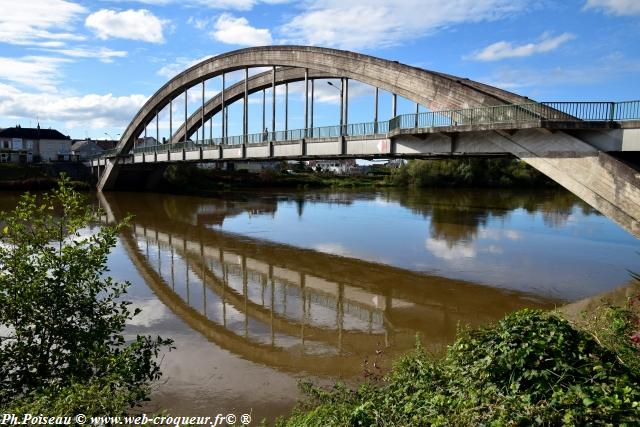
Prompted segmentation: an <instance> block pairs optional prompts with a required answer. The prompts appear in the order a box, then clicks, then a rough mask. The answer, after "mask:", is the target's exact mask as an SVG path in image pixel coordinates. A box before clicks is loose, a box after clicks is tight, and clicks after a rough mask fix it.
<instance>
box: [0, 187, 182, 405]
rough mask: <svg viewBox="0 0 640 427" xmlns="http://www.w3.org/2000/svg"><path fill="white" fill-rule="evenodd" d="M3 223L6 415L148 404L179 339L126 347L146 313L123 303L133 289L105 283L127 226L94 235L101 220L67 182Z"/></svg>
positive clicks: (0, 275)
mask: <svg viewBox="0 0 640 427" xmlns="http://www.w3.org/2000/svg"><path fill="white" fill-rule="evenodd" d="M1 218H2V222H3V224H2V226H0V306H1V307H2V310H0V327H1V328H2V330H3V334H2V335H3V336H2V337H0V407H3V408H6V407H13V406H15V405H17V406H22V407H24V408H29V407H31V405H35V407H41V406H43V405H45V406H46V405H51V407H59V408H63V407H64V405H65V403H63V402H67V406H68V407H71V406H79V405H80V406H81V405H82V404H86V405H90V403H91V401H92V400H93V397H95V396H98V395H103V396H104V397H103V398H102V399H99V400H98V401H101V402H104V404H105V405H107V406H108V405H115V407H118V408H119V407H121V406H122V405H121V403H120V402H121V401H122V400H124V401H126V403H127V404H134V403H135V402H137V401H139V400H142V399H144V398H145V397H146V396H147V394H148V385H149V383H150V382H151V381H154V380H156V379H157V378H159V376H160V370H159V366H158V364H157V363H156V356H157V355H158V353H159V351H160V350H161V348H162V347H164V346H168V345H170V344H171V341H170V340H165V339H162V338H160V337H156V338H152V337H143V336H137V337H135V338H133V339H132V340H129V341H128V342H127V340H125V337H124V335H123V331H124V329H125V325H126V322H127V321H128V320H129V319H131V318H132V317H133V316H135V315H136V314H138V312H139V311H138V310H136V311H135V312H133V313H132V312H131V311H130V310H129V305H130V303H129V302H127V301H125V300H123V298H122V297H123V296H124V294H125V293H126V289H127V287H128V286H129V283H128V282H124V283H116V282H114V281H113V280H112V279H111V278H110V277H106V275H105V273H106V272H107V267H106V263H107V256H108V254H109V252H110V250H111V248H113V247H114V246H115V243H116V236H117V233H118V231H119V230H120V229H121V228H122V227H123V226H124V224H118V225H116V226H113V227H111V226H101V227H100V228H99V230H97V231H96V232H87V230H88V229H87V227H89V226H90V225H91V224H94V223H95V222H96V221H97V219H98V218H99V216H98V213H97V212H95V211H94V210H93V209H92V207H91V205H90V204H89V203H87V200H86V199H85V197H84V196H83V195H81V194H80V193H77V192H76V191H74V190H73V189H72V188H71V186H70V185H69V181H68V179H66V178H64V177H63V178H62V179H61V180H60V182H59V186H58V188H57V189H56V190H54V191H52V192H51V193H50V194H45V195H44V196H41V197H36V196H34V195H30V194H28V193H27V194H25V195H23V196H22V198H21V199H20V201H19V203H18V206H17V207H16V208H15V210H14V211H13V212H11V213H8V214H7V213H2V215H1ZM107 390H108V391H109V392H107ZM92 396H93V397H92ZM109 399H111V400H112V401H111V402H110V401H109ZM69 402H74V404H73V405H71V403H69ZM83 402H84V403H83ZM91 405H92V404H91ZM91 407H93V406H91Z"/></svg>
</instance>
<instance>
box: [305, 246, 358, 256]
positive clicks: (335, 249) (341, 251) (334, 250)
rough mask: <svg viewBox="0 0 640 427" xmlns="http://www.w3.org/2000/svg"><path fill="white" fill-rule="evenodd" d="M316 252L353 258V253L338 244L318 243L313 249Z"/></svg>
mask: <svg viewBox="0 0 640 427" xmlns="http://www.w3.org/2000/svg"><path fill="white" fill-rule="evenodd" d="M313 249H314V250H316V251H318V252H324V253H327V254H333V255H340V256H353V255H354V254H353V252H351V251H350V250H349V249H347V248H345V247H344V246H343V245H341V244H339V243H319V244H317V245H315V246H314V247H313Z"/></svg>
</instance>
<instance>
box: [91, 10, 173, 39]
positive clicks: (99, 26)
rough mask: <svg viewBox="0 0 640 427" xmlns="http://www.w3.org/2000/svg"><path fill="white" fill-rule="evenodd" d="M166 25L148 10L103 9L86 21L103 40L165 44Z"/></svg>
mask: <svg viewBox="0 0 640 427" xmlns="http://www.w3.org/2000/svg"><path fill="white" fill-rule="evenodd" d="M166 23H167V21H164V20H161V19H159V18H158V17H157V16H155V15H154V14H153V13H151V12H149V11H148V10H146V9H139V10H133V9H129V10H125V11H123V12H118V11H115V10H110V9H102V10H99V11H97V12H95V13H92V14H91V15H89V16H88V17H87V19H86V20H85V25H86V26H87V27H88V28H90V29H91V30H93V31H94V32H95V33H96V35H97V36H98V37H100V38H101V39H108V38H121V39H130V40H142V41H145V42H150V43H162V42H164V36H163V34H162V30H163V26H164V25H165V24H166Z"/></svg>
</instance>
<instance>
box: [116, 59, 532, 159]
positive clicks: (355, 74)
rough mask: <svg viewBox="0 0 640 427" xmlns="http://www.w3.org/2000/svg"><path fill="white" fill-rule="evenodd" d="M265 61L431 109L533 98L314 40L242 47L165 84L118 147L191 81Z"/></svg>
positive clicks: (122, 149)
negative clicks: (302, 43) (310, 43)
mask: <svg viewBox="0 0 640 427" xmlns="http://www.w3.org/2000/svg"><path fill="white" fill-rule="evenodd" d="M263 66H280V67H297V68H302V69H310V70H316V71H318V72H320V73H326V74H327V75H330V76H339V77H346V78H349V79H353V80H358V81H360V82H363V83H366V84H369V85H372V86H375V87H378V88H381V89H383V90H385V91H388V92H391V93H394V94H397V95H400V96H402V97H404V98H407V99H409V100H411V101H414V102H417V103H419V104H421V105H425V106H427V107H429V108H430V109H431V110H442V109H447V108H468V107H475V106H491V105H501V104H511V103H520V104H525V103H527V102H531V100H529V99H528V98H525V97H521V96H519V95H516V94H513V93H511V92H507V91H505V90H502V89H498V88H496V87H492V86H489V85H485V84H482V83H478V82H474V81H471V80H468V79H463V78H459V77H456V76H451V75H447V74H443V73H437V72H433V71H427V70H423V69H420V68H416V67H411V66H409V65H404V64H400V63H398V62H396V61H388V60H385V59H381V58H376V57H373V56H369V55H363V54H359V53H354V52H348V51H343V50H337V49H327V48H320V47H312V46H263V47H254V48H247V49H240V50H236V51H233V52H228V53H225V54H222V55H218V56H215V57H213V58H210V59H207V60H205V61H202V62H201V63H199V64H196V65H194V66H193V67H191V68H189V69H187V70H185V71H183V72H182V73H180V74H178V75H177V76H175V77H174V78H173V79H171V80H170V81H169V82H167V83H166V84H165V85H164V86H162V87H161V88H160V89H159V90H158V91H157V92H156V93H155V94H154V95H153V96H152V97H151V98H150V99H149V100H148V101H147V102H146V103H145V104H144V106H143V107H142V108H141V109H140V111H138V113H137V114H136V116H135V117H134V118H133V120H132V121H131V123H130V124H129V126H128V127H127V129H126V130H125V132H124V133H123V135H122V138H121V139H120V142H119V143H118V146H117V147H116V150H117V152H118V153H127V152H129V150H130V149H131V148H132V147H133V143H134V141H135V139H136V138H137V137H138V135H140V134H141V133H142V131H143V130H144V128H145V127H146V126H147V125H148V124H149V123H150V122H151V121H152V119H153V118H154V117H155V115H156V114H157V112H158V111H160V110H161V109H162V108H164V107H165V106H166V105H167V104H168V103H169V102H170V101H171V100H172V99H174V98H176V97H177V96H179V95H180V94H182V93H183V92H184V91H185V90H187V89H189V88H190V87H192V86H194V85H196V84H198V83H201V82H203V81H205V80H208V79H210V78H212V77H216V76H219V75H222V74H224V73H228V72H231V71H235V70H239V69H244V68H252V67H263Z"/></svg>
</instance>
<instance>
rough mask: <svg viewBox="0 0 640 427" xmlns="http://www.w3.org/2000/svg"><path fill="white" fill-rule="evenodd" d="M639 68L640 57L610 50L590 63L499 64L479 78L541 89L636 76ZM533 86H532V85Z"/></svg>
mask: <svg viewBox="0 0 640 427" xmlns="http://www.w3.org/2000/svg"><path fill="white" fill-rule="evenodd" d="M639 72H640V60H637V59H628V58H625V57H624V56H620V55H616V54H611V55H607V56H605V57H601V58H598V60H597V61H592V63H590V64H589V65H583V66H575V67H570V68H567V67H554V68H544V69H540V68H525V67H517V68H512V67H500V68H498V69H497V70H495V71H494V72H493V74H492V75H489V76H486V77H480V78H478V79H477V80H478V81H481V82H484V83H487V84H490V85H492V86H497V87H500V88H503V89H509V90H517V89H522V88H534V89H540V88H542V87H550V86H568V85H594V84H596V83H600V82H606V81H611V80H612V79H615V78H621V77H622V76H624V77H625V78H634V77H635V76H636V75H637V74H638V73H639ZM529 90H531V89H529Z"/></svg>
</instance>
